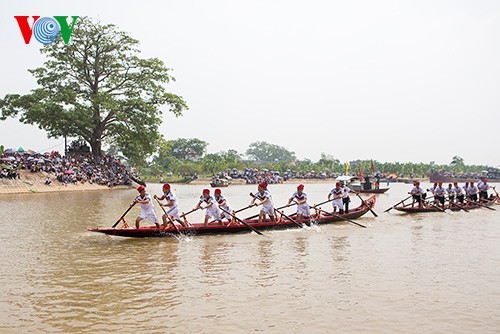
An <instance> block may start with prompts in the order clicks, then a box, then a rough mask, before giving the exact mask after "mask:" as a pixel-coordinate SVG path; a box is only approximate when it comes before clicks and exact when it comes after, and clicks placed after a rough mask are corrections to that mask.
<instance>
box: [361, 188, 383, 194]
mask: <svg viewBox="0 0 500 334" xmlns="http://www.w3.org/2000/svg"><path fill="white" fill-rule="evenodd" d="M389 189H390V188H379V189H370V190H358V193H361V194H383V193H385V192H386V191H387V190H389Z"/></svg>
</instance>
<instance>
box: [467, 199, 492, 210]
mask: <svg viewBox="0 0 500 334" xmlns="http://www.w3.org/2000/svg"><path fill="white" fill-rule="evenodd" d="M488 202H491V201H488ZM469 203H472V204H473V205H479V206H482V207H483V208H486V209H489V210H493V211H496V210H497V209H495V208H492V207H489V206H487V205H484V204H482V203H479V202H471V201H469Z"/></svg>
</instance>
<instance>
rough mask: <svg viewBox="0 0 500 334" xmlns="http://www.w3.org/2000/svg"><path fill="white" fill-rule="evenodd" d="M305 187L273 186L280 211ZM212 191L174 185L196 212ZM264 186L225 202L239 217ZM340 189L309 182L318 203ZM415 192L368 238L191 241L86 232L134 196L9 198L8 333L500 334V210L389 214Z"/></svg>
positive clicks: (384, 202) (243, 189) (2, 230)
mask: <svg viewBox="0 0 500 334" xmlns="http://www.w3.org/2000/svg"><path fill="white" fill-rule="evenodd" d="M295 186H296V184H292V183H290V184H285V185H271V186H270V191H271V192H272V194H273V197H274V201H275V203H276V204H277V206H279V205H281V204H284V203H285V201H286V199H287V197H288V196H290V195H291V193H292V192H293V190H294V189H295ZM160 188H161V185H159V184H151V185H150V187H149V188H148V189H149V191H150V192H151V193H152V194H155V193H156V194H159V193H160ZM201 188H202V187H200V186H187V185H175V186H174V190H175V191H176V193H177V195H178V197H179V200H180V206H181V209H182V210H183V211H188V210H190V209H192V208H193V206H194V205H195V204H196V202H197V199H198V196H199V193H200V192H201ZM255 188H256V187H255V186H247V185H240V186H230V187H229V188H225V189H224V190H223V193H224V194H225V195H226V196H227V197H228V199H229V201H230V204H231V205H232V207H233V208H240V207H243V206H245V205H247V204H248V203H249V201H250V197H249V196H248V193H249V192H250V191H255ZM330 188H331V185H329V184H307V185H306V188H305V191H306V192H307V193H308V195H309V199H310V200H309V202H310V203H315V202H316V203H317V202H321V201H323V200H325V198H326V195H327V193H328V192H329V190H330ZM409 188H410V185H406V184H391V189H390V190H389V192H388V193H387V194H383V195H380V196H379V197H378V200H377V205H376V208H375V211H376V212H377V213H378V214H379V217H378V218H374V217H373V216H372V215H371V214H370V213H368V214H367V215H365V216H364V217H362V218H360V219H358V220H357V221H358V222H359V223H362V224H365V225H367V227H368V228H366V229H363V228H360V227H358V226H356V225H353V224H349V223H336V224H330V225H322V226H316V227H311V228H306V229H290V230H285V231H266V232H264V233H265V234H266V235H267V237H263V236H259V235H257V234H255V233H249V234H238V235H225V236H194V237H186V238H180V239H176V238H151V239H131V238H121V237H111V236H106V235H102V234H97V233H91V232H87V231H86V230H85V227H87V226H111V225H113V223H114V222H115V221H116V219H117V218H118V217H119V216H120V215H121V214H122V213H123V212H124V211H125V209H126V208H127V205H128V204H129V203H130V202H131V201H132V199H133V198H134V196H135V194H136V192H135V190H112V191H95V192H84V193H69V194H68V193H59V194H58V193H51V194H23V195H1V196H0V212H1V215H0V254H1V258H2V260H1V263H2V265H1V271H0V333H4V332H7V333H18V332H22V333H26V332H32V333H41V332H50V333H57V332H59V333H109V332H119V333H247V332H262V333H331V332H338V333H345V332H350V333H351V332H352V333H500V206H496V208H497V210H496V211H493V210H487V209H479V210H474V211H471V212H470V213H466V212H453V213H452V212H444V213H442V212H438V213H429V214H417V215H407V214H402V213H399V212H397V211H396V210H392V211H390V212H389V213H383V211H384V210H385V209H387V208H388V207H390V206H391V205H393V204H395V203H397V202H398V201H400V200H401V199H403V198H404V197H406V196H407V191H408V190H409ZM358 203H359V200H357V199H356V198H353V203H352V206H353V207H354V206H357V204H358ZM323 208H329V206H328V205H324V206H323ZM156 209H157V213H158V214H159V213H160V209H159V208H158V207H157V208H156ZM255 212H256V211H255V208H252V209H250V210H247V211H244V212H242V213H241V214H240V217H242V218H244V217H247V216H249V215H252V214H253V213H255ZM290 212H292V211H290ZM137 213H138V208H133V209H132V210H131V212H130V213H129V215H128V216H127V218H128V221H129V222H132V221H133V220H134V217H135V215H137ZM189 218H190V221H199V220H201V218H202V213H201V212H195V213H193V214H192V215H190V216H189Z"/></svg>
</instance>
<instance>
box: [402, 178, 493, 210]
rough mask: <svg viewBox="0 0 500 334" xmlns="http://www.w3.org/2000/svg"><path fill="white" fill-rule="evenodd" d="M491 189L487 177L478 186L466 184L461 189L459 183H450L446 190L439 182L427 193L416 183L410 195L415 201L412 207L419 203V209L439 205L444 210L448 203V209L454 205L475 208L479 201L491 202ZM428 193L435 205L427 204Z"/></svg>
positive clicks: (471, 183)
mask: <svg viewBox="0 0 500 334" xmlns="http://www.w3.org/2000/svg"><path fill="white" fill-rule="evenodd" d="M489 189H490V185H489V184H488V179H487V178H485V177H484V178H482V179H481V181H479V182H478V183H477V186H476V185H474V182H466V183H465V185H464V186H463V187H460V186H459V185H458V183H457V182H454V183H453V184H451V183H449V184H448V188H445V187H443V182H438V183H434V185H433V186H432V187H430V188H429V189H427V191H425V190H424V189H423V188H422V187H420V182H418V181H415V182H414V183H413V189H412V190H411V191H410V192H409V193H408V194H410V195H412V196H413V201H412V203H411V206H412V207H413V206H414V204H415V202H417V203H418V206H419V208H423V207H424V205H425V206H428V205H431V206H433V205H438V206H441V207H442V208H444V207H445V206H446V202H448V207H451V206H454V205H457V206H462V205H466V206H467V205H469V206H473V205H477V204H475V203H478V200H479V201H487V200H490V198H489V197H488V190H489ZM427 192H430V193H431V194H432V195H433V196H434V204H432V203H427V202H426V201H425V199H426V197H427ZM478 195H479V198H478ZM492 198H495V196H494V195H493V194H492V195H491V199H492Z"/></svg>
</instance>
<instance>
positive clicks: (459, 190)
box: [453, 182, 465, 204]
mask: <svg viewBox="0 0 500 334" xmlns="http://www.w3.org/2000/svg"><path fill="white" fill-rule="evenodd" d="M453 185H454V189H455V195H456V196H457V201H458V202H460V203H461V204H464V199H465V192H464V190H463V189H462V187H460V186H459V185H458V182H453Z"/></svg>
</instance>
